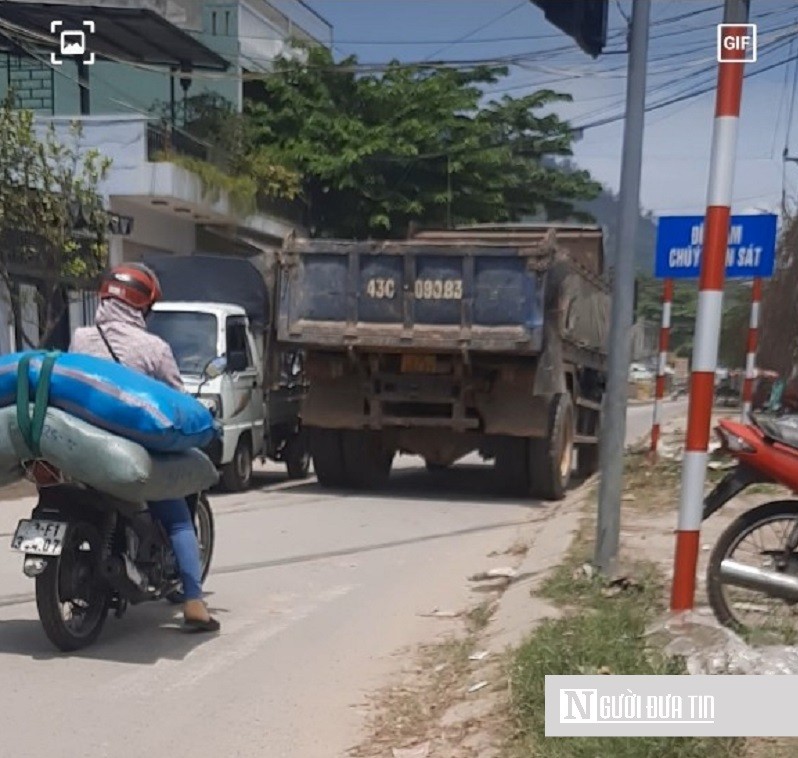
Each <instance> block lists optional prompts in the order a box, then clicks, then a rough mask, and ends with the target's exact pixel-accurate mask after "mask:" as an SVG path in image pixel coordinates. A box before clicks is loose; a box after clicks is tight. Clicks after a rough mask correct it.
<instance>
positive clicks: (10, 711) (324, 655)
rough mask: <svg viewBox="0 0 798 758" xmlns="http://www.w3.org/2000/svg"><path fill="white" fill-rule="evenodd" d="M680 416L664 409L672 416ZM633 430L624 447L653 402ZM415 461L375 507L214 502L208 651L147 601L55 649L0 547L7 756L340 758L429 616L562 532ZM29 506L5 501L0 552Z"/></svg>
mask: <svg viewBox="0 0 798 758" xmlns="http://www.w3.org/2000/svg"><path fill="white" fill-rule="evenodd" d="M685 407H686V406H685V403H684V402H680V403H672V404H667V405H666V408H665V413H666V418H667V417H671V416H674V415H677V414H679V413H683V412H684V409H685ZM628 418H629V421H628V430H627V431H628V435H627V436H628V438H629V440H630V441H631V440H633V439H634V438H636V437H639V436H640V435H642V434H645V432H646V431H647V430H648V428H649V426H650V423H651V406H637V407H633V408H630V411H629V417H628ZM419 464H420V461H417V460H416V459H403V460H402V461H401V462H400V464H399V466H398V467H397V470H396V471H395V473H394V475H393V477H392V481H391V485H390V487H389V488H388V489H387V491H386V492H384V493H381V494H380V495H377V496H375V495H352V494H349V495H347V494H331V493H329V492H326V491H324V490H322V489H320V488H319V487H318V486H317V484H316V483H315V482H313V481H312V480H311V481H310V482H307V483H301V484H289V483H287V482H286V481H285V476H284V474H283V473H282V471H280V470H279V469H278V468H277V467H271V469H270V470H269V471H267V472H265V473H263V474H262V475H261V477H260V479H259V481H258V487H259V488H258V489H256V490H254V491H252V492H250V493H247V494H245V495H237V496H218V497H215V498H213V500H212V502H213V506H214V509H215V513H216V518H217V552H216V556H215V560H214V570H213V572H212V574H211V576H210V577H209V580H208V582H207V589H208V591H209V593H210V595H209V598H208V599H209V603H210V605H211V606H212V608H213V610H214V612H215V613H216V614H217V615H218V617H219V618H220V619H221V621H222V623H223V633H222V634H221V635H220V636H219V637H216V638H203V637H198V636H189V635H184V634H182V633H181V632H179V631H178V627H177V617H176V615H175V611H174V608H173V607H171V606H169V605H167V604H165V603H158V604H148V605H145V606H139V607H136V608H132V609H131V610H130V612H129V613H128V615H127V616H126V617H125V618H124V619H123V620H121V621H117V620H116V619H113V618H111V619H109V620H108V624H107V626H106V629H105V631H104V633H103V636H102V637H101V639H100V641H99V642H98V644H96V645H95V646H94V647H93V648H92V649H90V650H89V651H87V652H85V653H83V654H80V655H73V656H63V655H61V654H57V653H55V652H54V651H53V649H51V647H50V645H49V643H48V642H47V640H46V638H45V637H44V635H43V633H42V631H41V628H40V626H39V622H38V619H37V616H36V608H35V604H34V603H33V595H32V591H33V582H32V581H31V580H28V579H26V578H25V577H24V576H23V574H22V571H21V563H22V562H21V560H20V557H19V556H18V555H17V554H15V553H12V552H11V551H10V550H7V549H2V550H0V672H2V673H0V756H14V757H15V758H33V757H34V756H35V757H36V758H40V757H41V756H48V758H62V757H63V758H80V757H81V756H87V757H88V756H91V758H98V757H100V756H114V758H128V757H131V758H132V757H133V756H136V758H140V757H141V756H153V758H160V756H174V757H175V758H182V757H183V756H186V757H188V756H192V758H193V757H194V756H223V757H224V758H233V757H234V756H242V758H250V757H255V756H264V757H266V758H336V757H337V756H343V755H345V754H346V750H347V748H348V747H350V746H351V745H353V744H355V743H356V742H357V741H358V739H359V735H360V734H361V730H362V728H363V719H364V717H365V714H366V712H367V711H366V706H365V699H366V697H367V695H368V693H370V692H372V691H374V690H375V689H376V688H377V687H379V686H380V685H381V684H383V683H385V682H386V680H388V679H389V677H390V676H391V675H392V674H393V673H395V672H396V671H397V670H398V669H400V668H401V666H402V665H403V663H406V659H404V658H403V654H402V653H401V651H402V650H404V649H407V648H408V647H409V646H414V645H416V644H418V643H420V642H424V641H431V640H432V639H434V638H435V637H436V635H439V634H441V632H442V630H443V629H444V625H442V622H441V619H438V618H430V617H429V616H428V614H429V613H430V612H431V611H433V610H435V609H445V610H447V609H448V610H460V609H462V608H465V607H468V606H470V605H473V604H475V603H476V602H477V601H478V598H476V599H475V597H474V595H473V591H472V590H471V589H470V588H469V586H468V583H467V581H466V580H465V578H466V577H467V576H468V575H469V574H472V573H474V572H475V571H479V570H483V569H485V568H489V567H490V566H491V560H493V561H495V559H489V558H488V557H487V556H488V554H489V553H491V552H492V551H502V550H505V549H506V548H508V547H509V546H510V545H511V544H512V543H513V542H515V541H516V540H517V539H518V538H519V536H523V535H525V534H526V535H528V534H529V533H530V530H534V529H535V522H536V521H540V520H543V519H552V518H553V519H556V511H554V514H553V515H552V509H555V508H556V507H557V506H556V505H544V504H541V503H537V502H522V501H514V500H507V499H500V498H497V497H495V496H494V495H493V494H492V490H493V483H492V479H491V473H492V472H491V471H490V469H489V468H487V467H486V466H484V465H481V464H480V463H479V462H478V461H471V460H470V459H469V460H467V461H466V462H465V463H463V464H460V465H458V466H457V467H455V468H454V469H453V470H451V471H450V472H445V473H444V474H442V475H436V476H432V475H430V474H428V473H427V472H426V470H424V469H423V467H421V466H420V465H419ZM29 510H30V502H24V501H10V502H2V503H0V543H5V542H7V540H8V539H9V537H10V534H9V533H10V532H11V531H12V530H13V528H14V526H15V524H16V521H17V519H18V518H22V517H25V516H27V515H28V513H29Z"/></svg>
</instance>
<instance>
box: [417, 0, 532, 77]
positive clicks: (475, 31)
mask: <svg viewBox="0 0 798 758" xmlns="http://www.w3.org/2000/svg"><path fill="white" fill-rule="evenodd" d="M524 7H529V3H528V2H527V0H521V2H520V3H516V4H515V5H513V6H512V8H509V9H508V10H506V11H504V13H500V14H499V15H498V16H496V17H495V18H492V19H490V20H489V21H487V22H485V23H484V24H480V25H479V26H477V27H476V28H474V29H472V30H471V31H470V32H468V33H467V34H465V35H463V36H462V37H458V38H457V39H456V40H454V41H453V42H449V43H447V44H445V45H444V46H443V47H441V48H438V49H437V50H436V51H435V52H434V53H430V54H429V55H428V56H427V57H426V58H424V61H425V62H426V61H429V60H431V59H432V58H434V57H435V56H436V55H440V54H441V53H442V52H443V51H444V50H448V49H449V48H450V47H451V46H452V45H456V44H458V43H461V42H466V41H467V40H469V39H471V38H472V37H473V36H474V35H475V34H478V33H479V32H481V31H482V30H483V29H487V28H488V27H490V26H493V24H495V23H497V22H498V21H501V20H502V19H503V18H507V16H510V15H512V14H513V13H515V12H516V11H517V10H519V9H520V8H524Z"/></svg>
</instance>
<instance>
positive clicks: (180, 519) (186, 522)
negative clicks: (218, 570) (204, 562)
mask: <svg viewBox="0 0 798 758" xmlns="http://www.w3.org/2000/svg"><path fill="white" fill-rule="evenodd" d="M147 507H148V508H149V509H150V513H151V514H152V515H153V517H154V518H155V519H157V520H158V521H160V522H161V523H162V524H163V526H164V529H166V533H167V534H168V535H169V540H170V541H171V543H172V550H174V553H175V558H176V559H177V568H178V570H179V571H180V579H181V580H182V582H183V598H184V599H185V600H199V599H200V598H202V568H201V566H200V551H199V543H198V542H197V534H196V532H195V531H194V524H193V522H192V520H191V511H190V510H189V507H188V503H186V501H185V499H184V498H176V499H174V500H157V501H155V502H150V503H147Z"/></svg>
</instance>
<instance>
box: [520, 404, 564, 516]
mask: <svg viewBox="0 0 798 758" xmlns="http://www.w3.org/2000/svg"><path fill="white" fill-rule="evenodd" d="M573 461H574V404H573V401H572V400H571V396H570V395H569V394H567V393H563V394H559V395H555V396H554V397H553V398H552V400H551V404H550V405H549V424H548V435H547V436H546V437H542V438H534V439H531V440H529V479H530V489H531V493H532V495H533V496H535V497H539V498H542V499H544V500H562V499H563V498H564V497H565V493H566V491H567V489H568V484H569V483H570V481H571V469H572V467H573Z"/></svg>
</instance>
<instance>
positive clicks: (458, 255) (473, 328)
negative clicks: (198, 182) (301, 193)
mask: <svg viewBox="0 0 798 758" xmlns="http://www.w3.org/2000/svg"><path fill="white" fill-rule="evenodd" d="M563 236H564V238H566V237H567V235H563ZM570 236H571V238H574V239H575V238H576V237H578V240H579V249H578V253H579V254H578V255H573V254H569V251H568V249H567V247H564V246H563V245H561V244H560V240H559V239H558V235H557V229H556V227H554V228H552V227H536V228H535V229H526V230H523V231H518V230H513V231H512V232H511V233H509V232H490V231H484V232H480V233H470V234H464V233H461V232H458V231H452V232H438V233H434V234H432V233H430V236H429V237H428V238H425V235H423V234H422V235H419V236H418V237H416V238H415V239H411V240H407V241H399V242H355V241H342V240H292V241H289V243H288V244H287V245H286V249H285V251H284V257H283V266H282V272H283V275H282V281H281V288H280V301H279V316H278V338H279V339H280V340H282V341H286V342H291V343H295V344H301V345H305V346H308V347H315V348H330V349H341V348H343V347H354V348H357V349H379V350H400V351H403V352H404V351H408V350H410V351H435V352H455V351H456V352H462V351H475V352H490V353H513V354H537V353H539V352H541V351H542V350H543V347H544V341H545V331H546V329H545V327H546V325H547V323H549V322H551V320H552V319H555V320H557V321H558V322H559V321H562V323H561V327H562V328H561V329H560V328H558V329H557V331H558V332H559V336H560V337H561V338H562V339H563V342H564V343H567V344H569V345H572V346H573V347H575V348H578V349H582V350H585V351H587V352H592V353H596V354H597V355H601V356H603V354H604V353H605V350H606V334H607V314H608V296H607V288H606V284H605V282H604V280H603V279H601V278H600V276H599V275H598V274H597V269H598V267H599V266H598V264H597V265H596V266H590V265H586V262H587V264H589V263H590V262H591V261H593V262H596V261H599V262H600V260H601V249H600V246H601V231H600V230H598V229H592V230H591V229H588V230H585V231H583V232H582V233H581V234H578V235H575V234H574V233H573V232H571V234H570ZM574 244H575V243H574ZM591 245H592V250H591ZM577 259H579V260H577ZM591 269H593V270H591Z"/></svg>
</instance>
